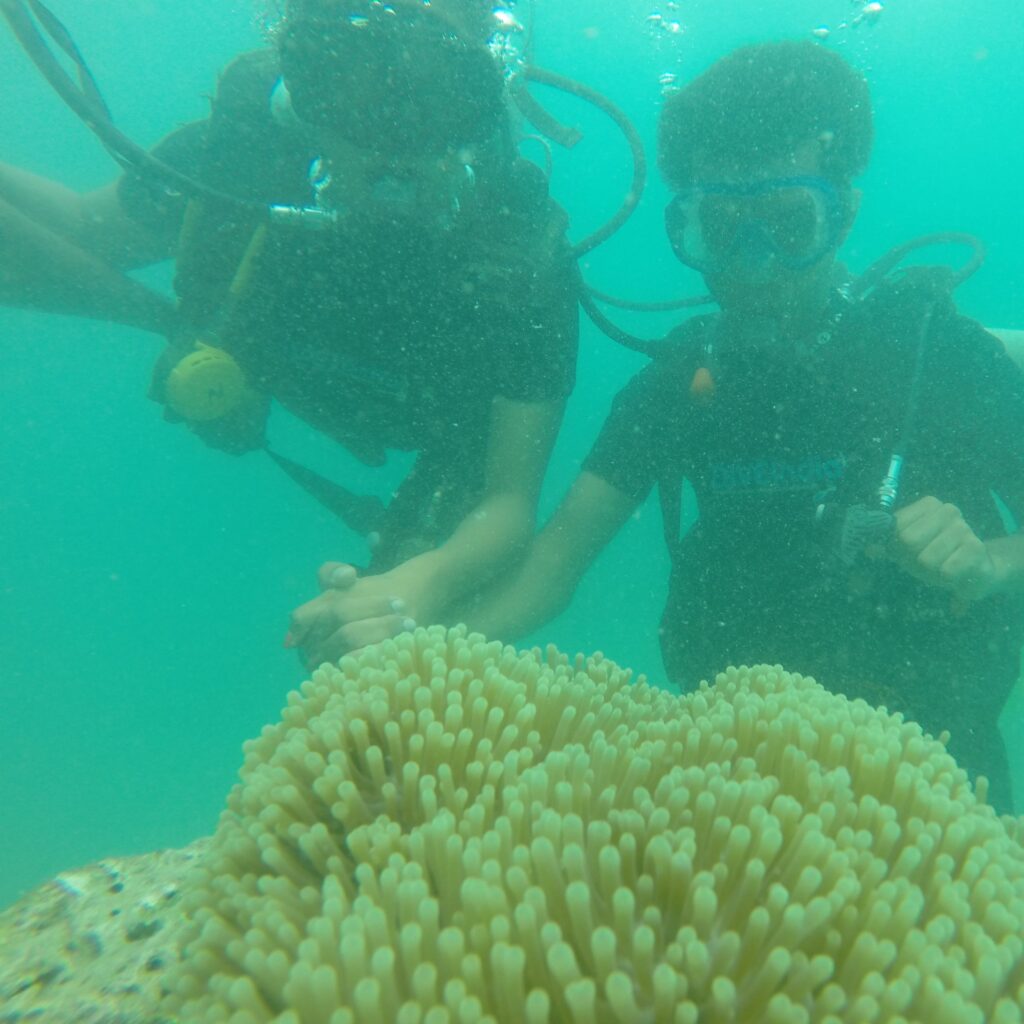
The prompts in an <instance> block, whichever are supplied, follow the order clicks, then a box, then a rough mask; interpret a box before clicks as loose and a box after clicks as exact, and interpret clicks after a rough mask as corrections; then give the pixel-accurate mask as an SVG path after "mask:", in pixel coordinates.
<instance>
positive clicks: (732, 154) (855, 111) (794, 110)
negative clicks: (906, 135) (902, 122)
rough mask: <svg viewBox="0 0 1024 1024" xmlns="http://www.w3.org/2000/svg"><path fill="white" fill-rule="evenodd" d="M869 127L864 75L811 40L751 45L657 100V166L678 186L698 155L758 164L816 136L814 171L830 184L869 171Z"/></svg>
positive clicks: (716, 161) (715, 161)
mask: <svg viewBox="0 0 1024 1024" xmlns="http://www.w3.org/2000/svg"><path fill="white" fill-rule="evenodd" d="M873 136H874V128H873V123H872V115H871V96H870V93H869V92H868V85H867V82H866V81H865V80H864V77H863V75H861V74H860V73H859V72H857V71H855V70H854V69H853V68H852V67H851V66H850V65H849V64H847V62H846V61H845V60H843V58H842V57H840V56H839V55H838V54H837V53H834V52H832V51H831V50H827V49H825V47H824V46H822V45H820V44H819V43H813V42H811V41H810V40H801V41H795V40H790V41H785V42H775V43H758V44H755V45H753V46H744V47H741V48H740V49H738V50H735V51H733V52H732V53H730V54H729V55H728V56H726V57H723V58H721V59H720V60H718V61H716V62H715V63H714V64H712V65H711V67H710V68H708V69H707V71H705V72H704V73H703V74H702V75H700V76H698V77H697V78H695V79H694V80H693V81H692V82H690V84H689V85H687V86H686V87H685V88H683V89H681V90H680V91H679V92H677V93H673V94H672V95H671V96H670V97H669V99H668V100H667V101H666V103H665V107H664V110H663V111H662V114H661V121H660V124H659V128H658V166H659V167H660V169H661V173H662V175H663V176H664V178H665V180H666V181H667V182H668V183H669V185H670V186H671V187H672V188H673V189H675V190H677V191H678V190H679V189H682V188H686V187H687V186H688V185H691V184H692V183H693V181H694V179H695V169H694V163H695V160H696V159H698V158H699V159H700V160H701V161H702V162H705V161H706V162H709V163H711V164H712V165H715V166H717V165H723V166H726V167H728V166H736V167H739V168H743V169H746V168H756V167H758V166H759V165H761V164H763V163H764V162H765V161H768V160H772V159H776V158H779V157H782V156H785V155H786V154H787V153H790V152H792V151H793V149H794V148H795V147H796V146H798V145H799V144H800V143H802V142H804V141H806V140H807V139H815V138H820V139H821V140H822V142H823V143H824V145H823V147H822V158H821V167H822V172H823V173H824V174H825V176H827V177H828V178H829V179H830V180H831V181H833V182H834V183H835V184H836V185H838V186H840V187H843V186H846V185H848V184H849V183H850V181H851V180H852V179H853V178H855V177H856V176H857V175H858V174H861V173H862V172H863V171H864V169H865V168H866V167H867V163H868V158H869V156H870V154H871V143H872V139H873Z"/></svg>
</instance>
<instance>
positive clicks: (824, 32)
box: [811, 25, 832, 41]
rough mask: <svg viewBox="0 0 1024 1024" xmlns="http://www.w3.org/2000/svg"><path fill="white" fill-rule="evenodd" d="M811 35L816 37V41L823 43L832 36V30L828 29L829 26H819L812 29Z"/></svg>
mask: <svg viewBox="0 0 1024 1024" xmlns="http://www.w3.org/2000/svg"><path fill="white" fill-rule="evenodd" d="M811 35H812V36H814V38H815V39H821V40H822V41H824V40H826V39H828V37H829V36H830V35H832V30H831V29H830V28H829V27H828V25H819V26H818V27H817V28H812V29H811Z"/></svg>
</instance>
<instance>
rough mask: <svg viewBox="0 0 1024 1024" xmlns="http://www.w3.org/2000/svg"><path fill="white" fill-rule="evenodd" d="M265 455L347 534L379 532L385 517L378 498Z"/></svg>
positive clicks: (271, 452)
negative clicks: (341, 524) (349, 531)
mask: <svg viewBox="0 0 1024 1024" xmlns="http://www.w3.org/2000/svg"><path fill="white" fill-rule="evenodd" d="M266 452H267V454H268V455H269V456H270V457H271V458H272V459H273V460H274V462H276V463H277V465H278V466H280V468H281V469H282V470H284V472H285V473H287V474H288V476H290V477H291V478H292V480H294V481H295V482H296V483H297V484H298V485H299V486H300V487H301V488H302V489H303V490H304V491H306V493H307V494H309V495H311V496H312V497H313V498H315V499H316V500H317V501H318V502H319V503H320V504H321V505H323V507H324V508H325V509H327V510H328V511H329V512H333V513H334V515H336V516H337V517H338V518H339V519H340V520H341V521H342V522H343V523H344V524H345V525H346V526H347V527H348V528H349V529H350V530H354V531H355V532H356V533H358V534H361V535H362V536H364V537H365V536H366V535H367V534H368V533H372V532H374V531H375V530H379V529H380V525H381V523H382V522H383V519H384V513H385V508H384V503H383V502H382V501H381V500H380V498H377V497H375V496H373V495H369V494H354V493H353V492H352V491H350V490H347V489H346V488H344V487H342V486H341V484H337V483H335V482H334V481H333V480H328V479H327V477H325V476H321V475H320V474H319V473H317V472H316V471H315V470H312V469H309V468H308V467H307V466H302V465H300V464H299V463H298V462H293V461H292V460H291V459H287V458H285V457H284V456H283V455H278V454H277V452H275V451H271V449H269V448H267V449H266Z"/></svg>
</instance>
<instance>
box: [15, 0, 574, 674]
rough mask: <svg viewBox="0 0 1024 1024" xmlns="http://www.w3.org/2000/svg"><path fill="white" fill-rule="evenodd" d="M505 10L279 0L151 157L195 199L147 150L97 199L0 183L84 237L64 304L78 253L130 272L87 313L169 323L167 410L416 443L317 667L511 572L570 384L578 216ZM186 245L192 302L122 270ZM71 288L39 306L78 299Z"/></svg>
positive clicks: (234, 435)
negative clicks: (497, 51)
mask: <svg viewBox="0 0 1024 1024" xmlns="http://www.w3.org/2000/svg"><path fill="white" fill-rule="evenodd" d="M491 7H492V5H491V4H489V3H482V2H480V0H436V2H434V3H431V4H429V5H427V4H423V3H421V2H420V0H393V2H391V3H388V4H382V3H379V2H376V0H289V2H288V3H287V4H286V5H285V9H284V15H283V18H282V20H281V22H280V24H279V25H278V26H276V28H275V30H274V34H273V38H272V40H271V42H272V45H271V46H268V47H267V48H265V49H262V50H258V51H255V52H252V53H247V54H244V55H242V56H240V57H239V58H237V59H236V60H235V61H234V62H233V63H232V64H231V65H230V66H229V67H228V68H227V69H226V70H225V71H224V72H223V74H222V75H221V77H220V80H219V82H218V85H217V89H216V93H215V96H214V98H213V102H212V110H211V113H210V116H209V117H208V118H207V119H205V120H203V121H201V122H196V123H193V124H189V125H185V126H183V127H182V128H179V129H178V130H177V131H175V132H173V133H172V134H171V135H169V136H168V137H167V138H166V139H165V140H164V141H163V142H161V143H160V144H158V145H157V146H156V147H155V149H154V151H153V156H155V157H156V158H158V159H159V160H160V161H161V162H162V163H163V164H165V165H168V166H169V167H170V168H171V169H173V170H177V171H179V172H181V173H183V174H184V175H186V176H187V177H188V178H190V179H193V180H194V181H198V182H199V183H201V184H202V186H204V191H202V192H200V193H199V195H198V198H191V199H190V198H188V197H187V192H188V190H178V189H175V188H173V187H171V188H169V187H168V186H167V184H166V181H167V178H166V175H165V176H163V177H160V176H155V175H151V174H149V173H146V172H147V168H146V167H145V161H143V162H142V165H141V167H140V168H137V169H134V170H130V171H129V172H128V173H126V174H125V175H124V176H123V177H122V178H121V179H120V180H119V181H118V182H117V183H116V184H114V185H112V186H111V187H109V188H106V189H103V190H100V191H99V192H97V193H94V194H90V195H87V196H82V197H78V196H75V195H73V194H71V193H68V192H67V191H66V190H59V189H58V188H57V187H53V188H51V187H50V183H46V182H40V181H32V180H27V179H28V178H30V177H31V176H23V177H24V178H25V179H26V180H25V181H24V182H23V181H22V177H19V175H18V173H17V172H15V171H13V169H12V170H10V171H8V170H7V169H3V168H0V171H2V172H3V175H2V177H0V184H2V185H3V190H2V192H3V195H4V197H5V198H6V199H7V200H8V201H10V202H11V203H17V204H19V205H21V206H23V207H24V208H25V209H26V212H27V213H28V214H29V215H30V216H31V217H33V218H34V220H35V221H37V222H39V223H40V224H41V225H44V226H45V229H50V228H53V229H54V230H55V231H56V232H57V233H58V234H60V235H61V236H62V238H65V239H67V241H68V242H69V248H71V249H72V250H73V255H74V257H75V260H76V261H77V263H75V264H72V263H71V262H70V261H69V262H68V264H67V265H68V266H70V267H71V268H72V271H73V274H72V276H71V277H69V278H68V281H67V284H66V286H65V288H64V291H65V293H68V294H70V292H71V291H73V290H74V287H76V283H75V282H76V279H77V278H80V279H81V280H87V279H88V280H92V278H91V277H88V278H87V276H86V274H85V271H82V272H79V271H78V270H77V269H76V267H77V266H78V265H79V264H81V265H84V266H85V270H86V271H88V272H89V274H92V275H93V276H94V277H103V276H104V275H106V276H108V277H111V278H113V279H115V280H114V285H116V286H117V287H114V286H111V287H109V288H107V289H106V291H105V295H104V302H105V305H103V306H97V305H96V304H95V303H94V304H93V305H92V306H90V307H88V311H87V312H86V315H98V316H102V317H104V318H110V319H115V320H116V319H121V320H123V321H125V322H129V323H133V324H136V325H138V326H141V327H143V328H145V329H150V330H157V331H167V330H168V329H169V327H170V325H173V328H172V332H173V333H172V338H171V343H170V345H169V346H168V349H167V351H166V353H165V354H164V356H163V357H162V358H161V359H160V361H159V363H158V366H157V368H156V371H155V373H154V378H153V385H152V395H153V397H154V398H155V399H157V400H158V401H160V402H161V403H163V404H164V405H165V406H166V407H167V410H168V416H169V417H170V418H175V419H184V420H186V421H187V423H188V426H189V427H190V428H191V429H193V430H194V431H195V432H196V433H197V434H198V435H199V436H201V437H202V438H203V439H204V440H206V441H207V442H208V443H210V444H213V445H215V446H217V447H220V448H223V449H225V450H228V451H231V452H235V453H242V452H246V451H254V450H261V449H263V448H265V447H266V445H267V441H266V432H265V428H266V421H267V415H268V410H269V407H270V404H271V402H272V401H277V402H279V403H281V404H282V405H283V406H285V407H287V408H288V409H289V410H290V411H291V412H292V413H294V414H295V415H297V416H298V417H300V418H301V419H303V420H305V421H306V422H308V423H309V424H311V425H312V426H314V427H315V428H317V429H319V430H321V431H322V432H324V433H325V434H327V435H328V436H330V437H332V438H334V439H335V440H337V441H338V442H339V443H341V444H342V445H344V446H345V447H346V448H347V449H349V451H351V452H352V454H354V455H355V456H356V457H357V458H358V459H360V460H361V461H362V462H363V463H365V464H366V465H368V466H379V465H382V464H383V463H384V462H385V461H386V460H387V458H388V453H389V451H394V450H404V451H409V452H414V453H415V454H416V458H415V462H414V465H413V468H412V470H411V472H410V474H409V475H408V476H407V478H406V479H405V481H404V482H403V483H402V484H401V485H400V486H399V487H398V489H397V491H396V493H395V494H394V495H393V496H391V500H390V501H388V502H386V509H384V511H383V513H382V514H378V515H373V516H363V517H362V521H361V523H360V524H359V526H358V528H359V529H360V532H363V533H365V534H366V535H367V537H368V539H369V540H370V541H371V544H370V549H371V557H370V559H369V561H370V563H371V564H370V565H369V566H368V574H367V575H366V576H365V577H361V578H360V580H359V582H358V583H357V584H356V586H355V587H352V588H350V589H349V590H348V591H347V592H346V593H345V594H344V595H342V597H340V598H339V600H341V601H342V602H343V603H344V604H345V609H346V614H345V616H344V621H346V622H357V623H359V625H358V627H356V628H355V631H354V632H351V631H350V632H346V633H345V635H344V637H343V638H341V640H340V641H339V640H338V636H337V635H335V634H337V631H338V628H339V626H338V623H339V621H340V620H338V619H336V618H335V619H332V618H331V615H330V609H328V614H327V615H320V614H319V612H320V611H322V610H323V609H319V608H318V609H317V612H318V614H317V615H316V616H315V618H316V622H317V625H316V626H315V627H314V626H310V627H309V628H308V629H301V628H299V625H298V623H301V622H302V616H299V618H298V619H297V620H296V622H293V629H292V634H291V636H290V638H289V641H288V642H289V643H290V644H293V645H295V646H299V647H301V648H302V650H303V653H304V655H305V658H306V660H307V661H308V662H309V663H311V664H316V663H319V661H320V660H323V659H325V658H330V657H338V656H339V655H340V653H342V652H343V651H344V650H346V649H351V648H352V647H359V646H363V645H365V644H367V643H371V642H374V641H375V640H377V639H381V638H383V637H386V636H390V635H393V634H394V633H396V632H399V631H401V630H402V629H407V628H410V626H411V625H412V624H414V623H417V622H422V623H428V622H434V621H439V614H440V609H441V608H442V607H443V606H445V605H446V604H447V603H448V602H449V601H450V600H452V599H454V598H455V597H457V596H458V595H459V594H460V593H462V592H463V591H465V590H467V589H473V588H475V587H477V586H479V585H480V584H481V583H483V582H485V581H486V580H488V579H490V578H491V576H493V574H495V573H497V572H499V571H500V570H501V569H502V568H504V567H505V566H506V565H507V563H508V562H509V560H510V559H512V558H513V557H514V556H515V554H516V552H517V551H518V550H520V549H521V547H522V545H523V544H524V543H525V542H526V540H527V538H528V537H529V536H530V534H531V532H532V529H533V524H534V519H535V506H536V500H537V496H538V493H539V490H540V485H541V481H542V479H543V476H544V471H545V468H546V465H547V461H548V456H549V454H550V451H551V447H552V445H553V443H554V439H555V436H556V434H557V431H558V428H559V425H560V423H561V419H562V414H563V411H564V405H565V400H566V398H567V396H568V394H569V393H570V391H571V390H572V386H573V383H574V378H575V361H576V349H577V335H578V314H577V304H578V301H577V300H578V272H577V269H576V266H575V262H574V260H573V257H572V254H571V251H570V247H569V245H568V243H567V241H566V239H565V228H566V217H565V215H564V213H563V212H562V211H561V210H560V209H559V208H558V207H557V205H556V204H554V203H553V202H552V201H551V199H550V198H549V196H548V193H547V183H546V181H545V179H544V175H543V172H542V171H541V170H540V169H539V168H537V167H536V166H535V165H533V164H531V163H528V162H527V161H525V160H522V159H520V158H519V157H518V155H517V152H516V145H515V139H514V135H513V130H512V119H511V118H510V116H509V112H508V107H507V96H506V86H505V80H504V73H503V69H502V67H501V65H500V63H499V61H498V59H497V58H496V57H495V55H494V54H492V52H491V50H490V49H489V47H488V45H487V40H488V38H489V35H490V33H491V32H492V31H493V30H494V28H495V27H496V24H497V23H496V22H495V20H494V18H493V15H492V10H491ZM23 185H24V187H22V186H23ZM50 248H51V249H53V246H52V245H51V246H50ZM92 254H97V255H98V258H95V259H94V258H93V256H92ZM172 256H173V258H174V259H175V278H174V287H175V292H176V294H177V297H178V308H177V310H171V309H169V308H168V307H167V306H166V305H164V304H163V303H162V302H159V301H157V302H155V303H150V304H149V305H144V304H143V303H141V302H140V301H139V300H138V298H137V296H136V295H135V294H134V293H133V292H132V291H131V290H130V282H128V281H127V279H124V281H122V280H121V279H120V275H119V274H118V273H117V271H119V270H123V269H128V268H132V267H138V266H143V265H146V264H148V263H153V262H157V261H159V260H162V259H167V258H170V257H172ZM45 270H46V267H45V265H44V263H43V261H42V260H40V262H39V273H40V274H42V273H43V272H44V271H45ZM75 275H77V278H76V276H75ZM125 282H127V283H125ZM29 283H30V284H31V282H29ZM19 287H20V285H19ZM79 290H80V291H81V290H82V289H79ZM21 291H22V292H23V293H25V294H26V295H27V293H28V291H29V288H28V287H27V286H26V287H23V288H22V289H21ZM36 292H38V289H36ZM5 294H6V293H5ZM68 294H63V295H58V296H56V297H54V299H53V301H52V302H50V299H49V298H48V297H44V299H45V301H46V304H47V305H48V306H49V308H55V309H57V308H66V309H67V310H68V311H70V312H80V311H83V310H82V309H81V303H79V304H74V303H72V302H71V301H70V300H69V299H68ZM21 297H23V296H21V295H14V294H12V295H11V299H12V301H13V300H17V299H18V298H21ZM28 297H29V298H34V297H35V293H33V295H31V296H28ZM73 298H75V296H74V295H72V296H71V299H73ZM147 301H148V299H147ZM268 450H269V449H268ZM272 454H274V453H272ZM276 457H277V456H276V454H275V458H276ZM299 468H301V467H299ZM374 502H376V499H374ZM374 502H371V504H373V503H374ZM377 504H378V506H379V503H377ZM371 520H372V521H371ZM374 542H375V543H374ZM350 543H351V542H350ZM357 560H358V559H353V561H357ZM325 622H326V623H327V625H326V626H324V625H322V624H323V623H325ZM332 622H333V623H334V625H333V626H332V625H331V623H332ZM332 637H333V638H334V645H333V646H332V643H331V642H330V641H331V638H332ZM338 642H340V643H341V647H340V648H339V647H338V645H337V644H338Z"/></svg>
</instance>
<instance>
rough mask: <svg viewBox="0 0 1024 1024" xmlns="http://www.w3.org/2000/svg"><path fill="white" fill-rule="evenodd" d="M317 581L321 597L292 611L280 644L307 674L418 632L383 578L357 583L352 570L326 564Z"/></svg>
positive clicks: (390, 583)
mask: <svg viewBox="0 0 1024 1024" xmlns="http://www.w3.org/2000/svg"><path fill="white" fill-rule="evenodd" d="M317 579H318V582H319V584H320V589H321V591H322V593H321V594H320V596H319V597H315V598H313V600H312V601H307V602H306V603H305V604H303V605H300V606H299V607H298V608H296V609H295V611H294V612H292V616H291V622H290V624H289V628H288V634H287V636H286V637H285V640H284V644H285V647H297V648H299V656H300V658H301V659H302V662H303V664H304V665H305V666H306V668H307V669H309V670H312V669H314V668H316V666H317V665H320V664H322V663H323V662H325V661H337V660H338V659H339V658H341V657H343V656H344V655H346V654H352V653H353V652H355V651H358V650H360V649H361V648H363V647H367V646H368V645H370V644H375V643H379V642H380V641H381V640H386V639H388V638H389V637H393V636H397V635H398V634H399V633H407V632H409V631H410V630H412V629H415V628H416V622H415V620H414V619H413V618H412V616H411V615H410V614H409V609H408V606H407V604H406V602H405V601H404V600H403V599H402V598H400V597H397V596H395V595H394V593H393V581H392V580H390V579H389V577H388V575H387V574H384V575H381V576H366V577H363V578H362V579H360V578H359V574H358V572H357V571H356V569H355V567H354V566H351V565H347V564H346V563H344V562H325V563H324V564H323V565H322V566H321V567H320V570H319V572H318V573H317Z"/></svg>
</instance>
